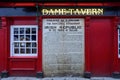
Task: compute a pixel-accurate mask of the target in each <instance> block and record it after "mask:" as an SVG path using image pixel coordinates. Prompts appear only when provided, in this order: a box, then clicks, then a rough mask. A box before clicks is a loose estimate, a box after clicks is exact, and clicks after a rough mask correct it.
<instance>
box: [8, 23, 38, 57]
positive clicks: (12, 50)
mask: <svg viewBox="0 0 120 80" xmlns="http://www.w3.org/2000/svg"><path fill="white" fill-rule="evenodd" d="M10 27H11V28H10V37H11V38H10V56H37V55H38V26H37V25H11V26H10ZM21 27H22V28H26V27H27V28H36V41H24V42H36V43H37V47H36V54H32V53H30V54H20V53H19V54H15V53H14V45H13V43H14V42H21V41H14V40H13V38H14V37H13V35H14V31H13V30H14V28H21ZM24 35H25V34H24ZM19 48H20V47H19Z"/></svg>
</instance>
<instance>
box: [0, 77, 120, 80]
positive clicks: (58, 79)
mask: <svg viewBox="0 0 120 80" xmlns="http://www.w3.org/2000/svg"><path fill="white" fill-rule="evenodd" d="M0 80H120V79H115V78H111V77H92V78H90V79H88V78H82V77H46V78H36V77H8V78H1V79H0Z"/></svg>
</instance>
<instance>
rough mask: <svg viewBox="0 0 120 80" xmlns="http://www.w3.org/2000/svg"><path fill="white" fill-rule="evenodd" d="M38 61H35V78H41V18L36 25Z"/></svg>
mask: <svg viewBox="0 0 120 80" xmlns="http://www.w3.org/2000/svg"><path fill="white" fill-rule="evenodd" d="M38 25H39V26H38V60H37V77H43V72H42V17H40V18H39V23H38Z"/></svg>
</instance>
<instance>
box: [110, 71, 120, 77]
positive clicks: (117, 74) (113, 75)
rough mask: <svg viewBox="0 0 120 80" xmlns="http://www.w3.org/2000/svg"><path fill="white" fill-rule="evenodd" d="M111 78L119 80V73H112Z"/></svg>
mask: <svg viewBox="0 0 120 80" xmlns="http://www.w3.org/2000/svg"><path fill="white" fill-rule="evenodd" d="M112 77H113V78H120V72H113V73H112Z"/></svg>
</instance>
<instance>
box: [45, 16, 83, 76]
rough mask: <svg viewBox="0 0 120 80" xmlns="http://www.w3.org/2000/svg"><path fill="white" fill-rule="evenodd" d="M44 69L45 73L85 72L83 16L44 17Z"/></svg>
mask: <svg viewBox="0 0 120 80" xmlns="http://www.w3.org/2000/svg"><path fill="white" fill-rule="evenodd" d="M75 65H76V66H75ZM53 67H54V68H53ZM43 69H44V73H45V75H52V74H53V75H54V74H59V73H66V74H67V73H69V72H71V73H72V74H81V73H83V71H84V19H83V18H61V19H59V18H55V19H54V18H53V19H43ZM74 71H75V72H74Z"/></svg>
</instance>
